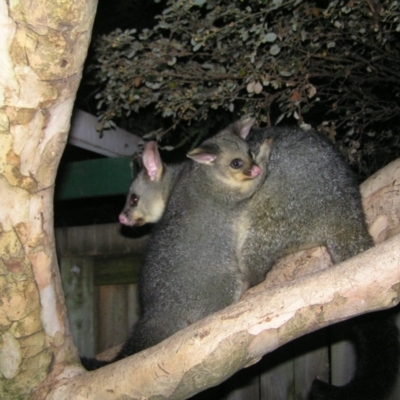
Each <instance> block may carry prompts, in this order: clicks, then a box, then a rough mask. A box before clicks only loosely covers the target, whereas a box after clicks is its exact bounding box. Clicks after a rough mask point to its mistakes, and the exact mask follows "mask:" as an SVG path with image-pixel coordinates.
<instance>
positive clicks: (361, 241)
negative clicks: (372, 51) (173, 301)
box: [238, 128, 400, 400]
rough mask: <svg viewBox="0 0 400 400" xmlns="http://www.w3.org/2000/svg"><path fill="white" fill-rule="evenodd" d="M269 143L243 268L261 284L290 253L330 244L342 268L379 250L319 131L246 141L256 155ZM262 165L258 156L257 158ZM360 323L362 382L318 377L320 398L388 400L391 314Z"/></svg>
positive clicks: (275, 132)
mask: <svg viewBox="0 0 400 400" xmlns="http://www.w3.org/2000/svg"><path fill="white" fill-rule="evenodd" d="M265 139H272V140H273V145H272V148H271V151H270V157H269V159H268V161H267V164H268V165H267V166H264V167H266V168H267V172H266V175H267V177H266V179H265V181H264V183H263V185H262V186H261V188H260V190H259V191H257V193H256V194H255V195H254V196H253V197H252V199H251V201H250V202H249V203H248V208H247V210H246V212H245V214H243V215H242V218H243V221H244V222H243V223H242V224H241V225H240V226H242V227H243V226H247V229H246V232H245V233H244V238H243V242H242V243H241V244H240V246H241V248H240V250H239V251H238V254H239V257H240V260H239V264H240V265H241V270H242V271H244V272H246V271H247V273H248V280H249V282H250V284H251V285H255V284H257V283H259V282H261V281H262V280H264V279H265V275H266V274H267V272H268V271H269V270H270V269H271V268H272V267H273V264H274V263H275V262H276V261H277V260H278V259H279V258H280V257H282V256H283V255H285V254H288V253H291V252H293V251H295V250H298V249H301V248H307V247H312V246H316V245H323V246H326V248H327V249H328V251H329V253H330V255H331V258H332V260H333V262H334V263H339V262H341V261H343V260H346V259H348V258H350V257H352V256H355V255H356V254H358V253H360V252H362V251H364V250H366V249H368V248H370V247H371V246H373V241H372V238H371V237H370V235H369V233H368V230H367V226H366V223H365V216H364V213H363V209H362V204H361V196H360V193H359V189H358V184H357V181H356V179H355V176H354V174H353V173H352V171H351V170H350V168H349V167H348V165H347V163H346V162H345V161H344V160H343V158H342V156H341V154H340V153H339V152H338V151H337V150H336V149H335V148H334V147H333V146H332V144H331V143H330V142H329V141H328V140H327V139H326V138H324V137H322V136H321V135H319V134H317V133H316V132H314V131H308V132H304V131H302V130H300V129H297V128H294V129H288V128H269V129H252V130H251V132H250V134H249V135H248V137H247V138H246V140H247V142H248V143H249V147H250V149H251V151H252V152H253V153H254V154H257V149H258V147H259V146H260V143H262V142H263V141H264V140H265ZM256 160H257V156H256ZM368 317H369V318H368V319H366V317H361V318H360V317H359V318H355V319H353V325H352V327H353V329H352V330H353V333H354V335H355V346H356V352H357V369H356V372H355V376H354V378H353V379H352V380H351V381H350V382H349V383H348V384H347V385H345V386H342V387H335V386H332V385H329V384H327V383H324V382H322V381H319V380H316V381H314V383H313V386H312V390H311V398H312V399H313V400H345V399H348V400H383V399H387V398H388V396H389V395H390V392H391V391H392V389H393V387H394V384H395V382H396V378H397V374H398V371H399V361H400V344H399V337H398V329H397V327H396V325H395V323H394V320H393V319H392V318H390V317H387V314H386V313H377V314H376V313H374V314H372V315H369V316H368Z"/></svg>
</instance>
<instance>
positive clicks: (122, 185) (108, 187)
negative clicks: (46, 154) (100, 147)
mask: <svg viewBox="0 0 400 400" xmlns="http://www.w3.org/2000/svg"><path fill="white" fill-rule="evenodd" d="M130 161H131V160H130V158H129V157H121V158H101V159H96V160H88V161H78V162H71V163H68V164H66V165H64V166H60V169H59V171H58V174H57V180H56V187H55V194H54V197H55V200H56V201H60V200H71V199H82V198H88V197H104V196H113V195H125V194H126V192H127V190H128V188H129V185H130V182H131V181H132V172H131V167H130V165H129V163H130Z"/></svg>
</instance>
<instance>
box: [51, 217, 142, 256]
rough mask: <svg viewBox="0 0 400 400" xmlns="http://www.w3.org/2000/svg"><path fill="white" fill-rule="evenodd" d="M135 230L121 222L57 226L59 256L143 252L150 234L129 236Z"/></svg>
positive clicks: (56, 235)
mask: <svg viewBox="0 0 400 400" xmlns="http://www.w3.org/2000/svg"><path fill="white" fill-rule="evenodd" d="M143 228H144V227H143ZM125 232H126V233H125ZM134 232H135V230H134V229H132V228H131V229H125V227H121V224H99V225H89V226H75V227H68V228H57V229H56V230H55V237H56V248H57V254H58V255H59V256H78V255H82V256H97V255H98V256H100V255H112V256H113V255H116V254H119V255H123V254H142V253H143V252H144V249H145V246H146V245H147V242H148V240H149V235H148V234H145V235H143V236H138V237H129V236H127V234H129V233H134ZM136 232H139V231H138V230H137V231H136Z"/></svg>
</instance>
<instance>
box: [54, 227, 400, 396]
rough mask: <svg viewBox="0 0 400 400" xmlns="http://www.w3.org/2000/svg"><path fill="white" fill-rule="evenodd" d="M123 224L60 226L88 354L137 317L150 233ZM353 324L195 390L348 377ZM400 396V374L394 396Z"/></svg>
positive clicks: (263, 388) (296, 389) (292, 391)
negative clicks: (132, 230)
mask: <svg viewBox="0 0 400 400" xmlns="http://www.w3.org/2000/svg"><path fill="white" fill-rule="evenodd" d="M121 229H122V230H123V228H121V226H120V225H118V224H106V225H92V226H83V227H72V228H58V229H56V244H57V254H58V257H59V264H60V268H61V276H62V281H63V288H64V294H65V299H66V305H67V309H68V317H69V321H70V325H71V331H72V334H73V336H74V340H75V344H76V345H77V347H78V349H79V351H80V354H81V355H84V356H88V357H92V356H94V355H95V354H97V353H99V352H101V351H103V350H105V349H107V348H109V347H111V346H113V345H116V344H119V343H122V342H123V341H124V340H125V339H126V337H127V334H128V332H129V330H130V328H131V327H132V325H133V324H134V322H135V321H136V320H137V318H138V313H139V309H138V302H137V284H136V282H137V276H138V271H139V267H140V264H141V259H142V254H143V251H144V248H145V245H146V242H147V240H148V239H149V235H144V236H142V237H138V238H132V237H127V236H124V235H123V232H122V231H121ZM126 232H127V233H128V231H126ZM398 315H399V314H398ZM397 319H398V322H399V326H400V318H399V317H398V318H397ZM349 325H350V324H349V323H342V324H339V325H336V326H333V327H329V328H326V329H323V330H320V331H318V332H314V333H312V334H309V335H306V336H304V337H302V338H299V339H297V340H295V341H293V342H291V343H288V344H287V345H285V346H283V347H281V348H279V349H277V350H276V351H274V352H273V353H270V354H267V355H266V356H265V357H264V358H263V359H262V360H261V361H260V362H259V363H257V364H256V365H254V366H252V367H250V368H246V369H244V370H242V371H239V372H238V373H237V374H235V375H234V376H233V377H232V378H231V379H229V380H227V381H226V382H224V383H223V384H221V385H220V386H218V387H216V388H212V389H209V390H207V391H205V392H203V393H201V394H199V395H197V396H195V397H194V398H195V399H198V400H200V399H207V400H303V399H304V400H306V399H307V396H308V390H309V389H310V386H311V383H312V381H313V380H314V378H315V377H316V376H318V377H320V378H321V379H324V380H329V379H330V380H331V382H332V383H333V384H336V385H343V384H345V383H347V382H348V381H349V380H350V378H351V376H352V373H353V370H354V359H355V357H354V353H353V349H352V346H351V345H350V344H349V343H348V342H345V341H341V340H340V339H341V337H346V335H345V333H344V332H345V331H346V329H349ZM331 343H334V344H333V345H331ZM399 399H400V375H399V379H398V384H397V387H396V389H395V391H394V393H393V395H392V397H391V398H390V400H399Z"/></svg>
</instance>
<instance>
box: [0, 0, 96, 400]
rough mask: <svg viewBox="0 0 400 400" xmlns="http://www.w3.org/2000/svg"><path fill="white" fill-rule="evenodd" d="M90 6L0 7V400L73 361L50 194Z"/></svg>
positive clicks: (26, 390) (26, 392)
mask: <svg viewBox="0 0 400 400" xmlns="http://www.w3.org/2000/svg"><path fill="white" fill-rule="evenodd" d="M95 6H96V4H95V1H83V0H77V1H73V2H70V1H67V2H54V1H46V0H38V1H34V2H31V1H25V0H22V1H19V2H6V1H4V0H0V51H1V67H0V69H1V73H0V193H1V202H0V249H1V250H0V251H1V253H0V254H1V257H0V398H1V399H20V398H30V396H31V395H32V393H33V392H34V391H35V390H36V389H37V388H38V387H39V385H40V384H43V381H44V380H46V379H48V377H49V375H48V374H49V370H50V369H51V366H53V371H55V370H56V369H57V368H58V367H57V366H58V365H64V364H65V363H71V362H76V360H77V355H76V350H75V347H74V345H73V343H72V341H71V336H70V333H69V330H68V324H67V321H66V312H65V306H64V299H63V295H62V290H61V285H60V280H59V276H58V266H57V260H56V254H55V246H54V235H53V190H54V180H55V176H56V171H57V167H58V163H59V159H60V157H61V154H62V152H63V150H64V146H65V143H66V138H67V134H68V131H69V123H70V117H71V112H72V106H73V102H74V99H75V94H76V90H77V87H78V84H79V81H80V79H81V72H82V67H83V63H84V60H85V57H86V52H87V48H88V44H89V41H90V33H91V27H92V22H93V18H94V15H95Z"/></svg>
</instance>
